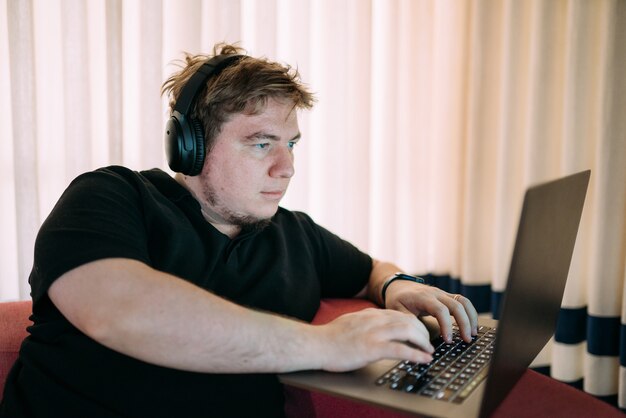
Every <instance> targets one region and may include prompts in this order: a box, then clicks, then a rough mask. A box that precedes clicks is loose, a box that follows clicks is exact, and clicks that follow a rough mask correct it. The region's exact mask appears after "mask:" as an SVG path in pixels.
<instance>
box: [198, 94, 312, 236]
mask: <svg viewBox="0 0 626 418" xmlns="http://www.w3.org/2000/svg"><path fill="white" fill-rule="evenodd" d="M299 138H300V131H299V128H298V117H297V114H296V110H295V108H294V106H293V103H291V102H290V101H278V100H276V99H269V100H268V102H267V105H266V106H265V108H264V109H263V110H262V111H261V112H260V113H258V114H256V115H246V114H241V113H238V114H234V115H231V117H230V119H229V120H228V121H227V122H225V123H224V124H223V125H222V130H221V132H220V133H219V135H218V136H217V137H216V138H215V142H214V145H213V148H212V149H211V151H210V152H209V154H208V155H207V158H206V162H205V165H204V168H203V169H202V172H201V173H200V175H199V176H197V177H195V178H194V179H193V183H195V184H194V185H195V187H193V189H194V192H195V194H196V197H197V198H198V200H199V201H200V205H201V206H202V211H203V214H204V216H205V218H207V220H208V221H209V222H211V223H212V224H213V225H214V226H216V228H217V229H218V230H221V231H222V232H225V233H228V231H231V230H232V228H233V227H242V226H245V225H253V224H256V223H259V222H261V221H263V220H267V219H269V218H271V217H272V216H273V215H274V214H275V213H276V211H277V210H278V203H279V202H280V200H281V198H282V197H283V195H284V194H285V192H286V191H287V186H288V185H289V180H290V179H291V176H293V174H294V167H293V147H294V145H295V144H296V142H298V139H299ZM235 229H236V230H237V231H238V229H239V228H235Z"/></svg>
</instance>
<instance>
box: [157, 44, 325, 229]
mask: <svg viewBox="0 0 626 418" xmlns="http://www.w3.org/2000/svg"><path fill="white" fill-rule="evenodd" d="M215 52H216V54H217V55H221V54H240V52H241V51H240V50H239V49H237V48H235V47H233V46H229V45H223V46H218V47H217V48H216V50H215ZM207 59H208V57H206V56H187V65H186V66H185V67H184V68H183V70H182V71H180V72H179V73H177V74H174V75H173V76H172V77H170V78H169V79H168V80H167V81H166V82H165V84H164V85H163V91H164V92H167V93H168V94H169V95H170V98H171V100H170V105H171V106H172V109H174V107H175V104H176V99H177V98H178V97H179V94H180V92H181V90H182V88H183V86H184V85H185V83H186V82H187V81H188V80H189V78H190V77H191V76H192V75H193V74H194V73H195V72H196V71H197V70H198V68H200V67H201V66H202V65H203V63H205V62H206V60H207ZM313 101H314V99H313V96H312V94H311V93H309V92H308V91H307V90H306V88H305V87H304V86H303V85H302V84H301V83H300V82H299V79H298V74H297V72H296V71H293V70H291V69H290V67H287V66H283V65H281V64H278V63H274V62H270V61H267V60H264V59H257V58H252V57H249V56H243V57H241V58H240V59H236V60H233V61H232V63H230V64H229V65H227V66H226V67H225V68H223V69H222V70H221V71H219V72H218V73H217V74H216V75H214V76H212V77H210V78H209V79H208V80H207V81H206V86H205V87H203V88H201V91H200V93H199V95H198V96H197V98H196V100H195V105H194V106H192V110H191V116H192V117H195V118H197V119H198V120H200V121H201V123H202V125H203V130H204V136H205V138H206V149H207V155H206V159H205V162H204V165H203V166H202V169H201V171H200V172H199V173H198V175H197V176H181V175H180V174H179V175H178V176H177V179H178V180H179V181H180V182H181V183H182V184H184V185H185V187H187V188H188V189H189V190H190V191H191V193H192V194H193V195H194V197H195V198H196V200H198V202H199V203H200V206H201V208H202V211H203V214H204V217H205V218H206V219H207V221H209V222H210V223H211V224H213V225H214V226H215V227H216V228H217V229H218V230H220V231H221V232H223V233H225V234H227V235H230V236H234V235H236V234H237V233H238V232H239V231H240V230H241V228H243V227H250V226H258V225H262V224H264V223H266V222H267V221H268V220H269V219H270V218H271V217H272V216H273V215H274V214H275V213H276V210H277V208H278V203H279V201H280V199H281V198H282V196H283V195H284V193H285V191H286V189H287V186H288V184H289V180H290V178H291V176H292V175H293V173H294V169H293V146H294V145H295V144H296V142H297V141H298V140H299V138H300V131H299V128H298V119H297V110H298V109H308V108H310V107H311V106H312V104H313Z"/></svg>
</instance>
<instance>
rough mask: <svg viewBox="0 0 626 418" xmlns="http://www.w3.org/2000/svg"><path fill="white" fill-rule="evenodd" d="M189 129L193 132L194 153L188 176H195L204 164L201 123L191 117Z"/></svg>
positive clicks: (204, 153)
mask: <svg viewBox="0 0 626 418" xmlns="http://www.w3.org/2000/svg"><path fill="white" fill-rule="evenodd" d="M190 122H191V131H192V133H193V142H194V145H195V147H194V148H195V153H194V155H193V165H192V167H191V169H190V170H189V173H188V174H189V175H190V176H197V175H198V174H200V172H201V171H202V167H203V166H204V157H205V156H206V150H205V148H206V147H205V142H204V128H203V127H202V123H201V122H200V121H199V120H197V119H191V120H190Z"/></svg>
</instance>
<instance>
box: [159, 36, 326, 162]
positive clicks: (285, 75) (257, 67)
mask: <svg viewBox="0 0 626 418" xmlns="http://www.w3.org/2000/svg"><path fill="white" fill-rule="evenodd" d="M232 54H239V55H244V56H243V58H242V59H240V60H237V61H236V62H235V63H234V64H231V65H229V66H227V67H226V68H225V69H223V70H222V71H221V72H220V73H219V74H217V75H216V76H213V77H210V78H209V80H207V83H206V85H205V86H204V87H202V88H201V90H200V93H199V94H198V97H197V98H196V100H195V103H194V105H193V109H191V112H190V113H191V114H190V116H191V117H193V118H196V119H198V120H199V121H200V122H201V123H202V126H203V127H204V138H205V141H206V144H205V145H206V150H207V153H208V152H209V151H210V150H211V148H212V145H213V142H214V140H215V137H217V135H218V134H219V133H220V131H221V128H222V125H223V123H224V122H226V121H228V119H229V116H230V115H232V114H235V113H245V114H248V115H254V114H257V113H259V112H261V111H262V110H263V109H264V107H265V104H266V103H267V100H268V99H270V98H272V99H278V100H286V101H288V102H291V103H293V106H294V108H295V109H310V108H311V107H312V106H313V103H314V102H315V98H314V96H313V94H312V93H311V92H309V91H308V90H307V88H306V86H304V84H302V82H301V81H300V75H299V74H298V71H297V70H295V69H292V68H291V67H290V66H288V65H283V64H279V63H277V62H272V61H269V60H267V59H265V58H254V57H250V56H248V55H245V51H243V49H241V48H239V47H237V46H234V45H228V44H217V45H215V47H214V48H213V55H212V56H217V55H232ZM212 56H209V55H204V54H200V55H191V54H188V53H185V60H184V62H183V63H182V65H181V67H182V69H181V70H180V71H179V72H177V73H174V74H172V75H171V76H170V77H169V78H168V79H167V80H166V81H165V83H163V86H162V87H161V94H162V95H163V94H167V95H168V97H169V105H170V112H172V111H173V110H174V107H175V105H176V100H177V99H178V96H179V95H180V92H181V91H182V89H183V86H184V85H185V83H187V81H188V80H189V78H190V77H191V76H192V75H193V74H194V73H195V72H196V71H197V70H198V68H200V67H201V66H202V64H204V63H205V62H206V61H207V60H209V59H210V58H212Z"/></svg>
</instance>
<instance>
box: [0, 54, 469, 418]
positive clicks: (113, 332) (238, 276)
mask: <svg viewBox="0 0 626 418" xmlns="http://www.w3.org/2000/svg"><path fill="white" fill-rule="evenodd" d="M238 54H240V51H239V50H238V49H237V48H235V47H233V46H229V45H222V46H219V47H216V49H215V51H214V55H215V56H217V57H218V58H215V59H214V60H209V61H207V57H204V56H196V57H191V56H188V57H187V63H186V66H185V67H184V68H183V69H182V71H181V72H180V73H178V74H175V75H173V76H172V77H171V78H170V79H169V80H168V81H167V82H166V83H165V85H164V91H165V92H168V93H169V94H170V96H171V99H172V109H173V112H172V113H173V117H174V118H173V119H172V120H170V122H169V123H168V127H167V129H166V131H167V134H166V136H167V141H168V144H167V148H168V153H169V161H170V164H171V165H172V166H173V167H174V168H175V169H176V170H178V171H182V172H183V173H187V174H183V173H178V174H176V176H175V178H174V179H173V178H172V177H170V176H169V175H167V174H166V173H164V172H162V171H160V170H157V169H154V170H149V171H143V172H134V171H131V170H129V169H126V168H123V167H108V168H103V169H100V170H96V171H94V172H91V173H86V174H84V175H82V176H79V177H78V178H77V179H75V180H74V181H73V182H72V184H71V185H70V186H69V187H68V189H67V190H66V191H65V193H64V194H63V196H62V197H61V198H60V200H59V202H58V203H57V205H56V206H55V208H54V209H53V211H52V213H51V214H50V216H49V217H48V219H47V220H46V222H45V223H44V225H43V226H42V228H41V230H40V233H39V235H38V237H37V242H36V245H35V263H34V267H33V271H32V273H31V277H30V283H31V287H32V297H33V320H34V326H33V327H31V328H30V334H31V335H30V336H29V337H28V338H27V339H26V341H25V343H24V344H23V346H22V349H21V352H20V357H19V359H18V362H17V363H16V365H15V366H14V368H13V370H12V372H11V375H10V377H9V379H8V382H7V388H6V390H5V398H4V404H3V406H2V408H0V410H1V411H2V412H1V413H0V415H2V416H12V417H16V416H35V417H40V416H62V417H72V416H77V417H78V416H81V417H87V416H88V417H113V416H132V417H144V416H145V417H161V416H162V417H174V416H181V417H192V416H204V417H208V416H211V417H213V416H214V417H226V416H272V417H275V416H281V415H282V414H283V398H282V388H281V386H280V384H279V383H278V380H277V378H276V376H275V374H276V373H279V372H289V371H295V370H303V369H324V370H330V371H348V370H353V369H356V368H359V367H361V366H364V365H366V364H368V363H369V362H373V361H376V360H378V359H381V358H397V359H408V360H411V361H414V362H428V361H430V360H431V354H430V353H431V352H432V350H433V348H432V346H431V345H430V343H429V338H428V332H427V331H426V329H425V327H424V325H423V324H422V323H421V322H420V321H419V319H418V318H417V316H416V315H422V314H431V315H434V316H436V317H437V319H438V322H439V324H440V326H441V329H442V334H443V335H444V337H446V338H448V339H449V338H450V335H451V332H452V330H451V321H452V316H453V317H454V318H455V319H456V322H457V323H458V324H459V326H460V329H461V332H462V335H463V337H464V338H465V339H466V340H469V339H470V338H471V335H472V334H474V333H475V332H476V327H477V315H476V311H475V309H474V307H473V306H472V304H471V303H470V302H469V301H468V300H467V299H465V298H463V297H459V296H458V295H457V296H453V295H450V294H448V293H445V292H443V291H441V290H439V289H436V288H432V287H428V286H425V285H422V284H418V283H416V282H414V281H412V280H411V277H406V276H400V277H396V276H394V274H395V273H396V272H397V271H399V270H400V269H399V268H398V267H396V266H394V265H393V264H391V263H385V262H380V261H376V260H372V259H371V258H370V257H369V256H368V255H366V254H364V253H362V252H361V251H359V250H358V249H357V248H355V247H354V246H352V245H351V244H349V243H348V242H346V241H343V240H342V239H340V238H339V237H337V236H335V235H333V234H332V233H330V232H329V231H327V230H325V229H324V228H322V227H320V226H318V225H316V224H315V223H314V222H313V221H312V220H311V219H310V218H309V217H308V216H306V215H305V214H303V213H298V212H290V211H287V210H285V209H282V208H279V206H278V204H279V202H280V200H281V198H282V197H283V195H284V193H285V192H286V190H287V186H288V184H289V181H290V179H291V177H292V176H293V174H294V165H293V162H294V160H293V153H294V150H293V149H294V146H295V145H296V144H297V142H298V141H299V140H300V131H299V128H298V119H297V111H298V110H299V109H307V108H310V107H311V106H312V103H313V97H312V95H311V94H310V93H309V92H308V91H307V90H306V89H305V88H304V87H303V86H302V85H301V84H300V82H299V80H298V76H297V73H295V72H293V71H292V70H290V69H289V68H287V67H284V66H282V65H280V64H277V63H273V62H269V61H267V60H261V59H256V58H252V57H249V56H239V55H238ZM205 71H208V73H210V75H209V76H203V75H202V76H198V77H200V78H198V77H195V78H194V74H203V72H205ZM198 79H200V80H201V83H200V87H198V90H199V93H197V94H196V92H192V93H191V97H189V92H187V91H186V90H185V86H186V85H188V84H193V83H197V80H198ZM182 96H184V97H182ZM178 100H180V101H181V102H183V101H184V102H188V106H187V107H189V113H186V112H187V110H184V109H183V110H181V109H180V108H179V106H178V105H177V103H176V102H177V101H178ZM195 119H197V121H196V120H195ZM187 122H189V123H190V125H189V126H187ZM189 129H191V130H192V131H195V133H193V132H191V135H192V136H193V135H195V134H197V135H198V136H199V137H200V138H201V139H202V141H200V143H197V144H195V145H194V146H193V147H196V146H197V147H200V148H202V147H205V148H204V149H206V151H204V150H203V149H200V151H199V152H198V153H197V155H196V154H195V151H194V154H193V155H192V156H191V157H189V156H186V157H184V158H182V159H181V158H180V155H177V153H181V152H182V153H186V152H187V151H186V149H187V148H186V145H185V141H186V139H188V138H186V137H185V135H186V134H187V133H189V132H186V131H187V130H189ZM183 131H185V132H183ZM181 135H182V136H181ZM204 137H206V141H205V140H204ZM181 138H182V139H181ZM179 139H181V141H182V145H181V143H178V142H177V141H178V140H179ZM177 147H178V148H177ZM193 147H192V148H193ZM187 157H189V159H190V160H191V164H192V166H191V167H187V166H185V164H187V163H186V162H182V163H181V160H185V159H186V158H187ZM196 163H197V166H196V167H195V168H194V166H193V165H194V164H196ZM181 164H182V165H183V166H184V167H182V168H181ZM383 288H384V289H383ZM322 297H368V298H370V299H371V300H373V301H375V302H376V303H378V304H379V305H381V306H386V307H388V308H392V309H376V310H366V311H363V312H357V313H353V314H349V315H345V316H342V317H339V318H338V319H336V320H334V321H332V322H331V323H329V324H327V325H323V326H312V325H309V324H307V321H310V320H311V319H312V318H313V316H314V314H315V312H316V310H317V309H318V307H319V301H320V298H322Z"/></svg>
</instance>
